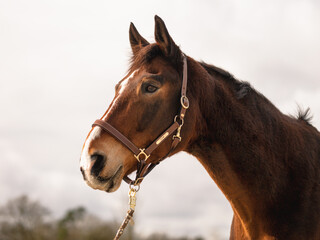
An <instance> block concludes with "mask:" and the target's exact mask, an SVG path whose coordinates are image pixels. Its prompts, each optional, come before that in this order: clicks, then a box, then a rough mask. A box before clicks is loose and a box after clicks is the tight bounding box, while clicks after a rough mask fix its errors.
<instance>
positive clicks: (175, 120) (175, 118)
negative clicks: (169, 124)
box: [174, 115, 184, 126]
mask: <svg viewBox="0 0 320 240" xmlns="http://www.w3.org/2000/svg"><path fill="white" fill-rule="evenodd" d="M178 117H179V116H178V115H176V116H175V117H174V122H176V123H178V121H177V118H178ZM179 118H180V117H179ZM180 120H181V124H180V123H178V124H179V126H183V124H184V120H183V118H180Z"/></svg>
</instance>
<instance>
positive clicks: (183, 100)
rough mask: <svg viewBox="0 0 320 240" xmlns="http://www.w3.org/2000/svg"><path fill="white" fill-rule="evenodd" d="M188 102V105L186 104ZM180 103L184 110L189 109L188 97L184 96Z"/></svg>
mask: <svg viewBox="0 0 320 240" xmlns="http://www.w3.org/2000/svg"><path fill="white" fill-rule="evenodd" d="M185 101H186V103H185ZM180 103H181V106H182V107H183V108H184V109H188V108H189V105H190V104H189V99H188V98H187V96H185V95H183V96H181V98H180Z"/></svg>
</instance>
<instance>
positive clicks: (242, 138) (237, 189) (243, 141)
mask: <svg viewBox="0 0 320 240" xmlns="http://www.w3.org/2000/svg"><path fill="white" fill-rule="evenodd" d="M192 70H193V71H194V73H193V74H191V76H192V78H191V80H190V81H192V82H193V83H195V82H196V83H197V86H196V84H193V85H194V86H195V88H196V89H197V90H196V91H195V92H193V93H192V94H191V95H193V96H192V97H194V100H193V101H196V103H197V105H198V109H199V113H198V116H197V117H196V120H195V122H196V126H197V132H198V133H197V136H196V137H194V141H192V143H191V144H190V145H189V147H188V148H187V149H186V151H187V152H189V153H190V154H192V155H194V156H195V157H197V158H198V160H199V161H200V162H201V163H202V165H203V166H204V167H205V169H206V170H207V172H208V173H209V175H210V176H211V178H212V179H213V180H214V181H215V182H216V183H217V185H218V186H219V188H220V189H221V190H222V192H223V193H224V195H225V196H226V198H227V199H228V200H229V202H230V203H231V206H232V208H233V209H234V211H235V213H236V214H237V215H238V216H239V218H240V220H241V221H242V223H243V225H244V226H245V228H247V231H249V232H250V235H251V236H252V235H255V233H254V232H258V231H259V229H258V228H259V227H258V226H257V224H256V226H255V228H256V229H249V228H250V226H249V225H248V226H247V224H246V222H252V221H256V222H258V220H257V219H255V217H256V216H257V215H258V214H257V213H256V211H257V210H258V208H259V206H260V205H261V204H262V203H263V202H268V201H269V200H270V201H271V199H272V198H273V197H274V195H275V194H277V191H278V189H279V188H281V186H275V185H274V178H275V177H279V178H281V172H280V171H281V163H279V162H278V163H276V165H277V166H278V168H275V167H274V166H272V164H275V163H273V162H272V159H271V162H270V161H269V160H270V159H268V154H270V153H267V152H266V151H265V149H263V146H266V144H271V142H272V141H270V138H272V135H273V134H275V133H274V131H271V129H270V128H269V127H268V126H267V125H268V123H263V121H261V119H262V118H264V117H265V118H266V122H274V121H278V122H279V126H281V118H282V117H283V116H282V114H281V113H280V112H279V111H278V110H277V109H276V108H275V107H274V106H273V105H272V104H271V103H270V102H269V101H268V100H267V99H265V98H264V97H263V96H261V95H259V94H258V93H256V92H255V91H254V90H252V91H251V92H250V93H249V94H248V95H247V96H245V97H244V98H243V99H237V96H236V94H235V93H234V90H233V89H232V86H230V84H229V83H228V82H227V81H224V80H222V77H221V76H218V75H217V76H212V75H210V74H208V73H207V72H206V71H205V69H203V68H202V67H201V66H200V65H199V64H196V63H194V64H191V71H192ZM200 72H201V73H200ZM218 78H221V79H218ZM191 84H192V83H191ZM192 88H193V86H190V89H192ZM196 99H198V100H196ZM249 105H250V106H251V107H249ZM252 106H253V107H252ZM261 109H266V110H265V112H264V113H263V114H261V113H260V112H259V110H261ZM280 128H281V127H280ZM268 131H269V132H268ZM262 155H264V156H262Z"/></svg>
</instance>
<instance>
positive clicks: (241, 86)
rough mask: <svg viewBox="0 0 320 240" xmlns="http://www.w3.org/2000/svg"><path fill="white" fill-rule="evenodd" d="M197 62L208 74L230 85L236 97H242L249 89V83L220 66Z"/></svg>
mask: <svg viewBox="0 0 320 240" xmlns="http://www.w3.org/2000/svg"><path fill="white" fill-rule="evenodd" d="M199 64H200V65H201V66H202V67H203V68H204V69H205V70H206V71H207V72H208V73H209V74H210V75H214V76H218V77H220V78H222V79H223V80H224V81H225V82H226V83H228V84H229V85H231V87H232V89H233V90H234V92H235V95H236V97H237V99H242V98H244V97H245V96H246V95H247V94H248V93H249V92H250V91H251V90H252V87H251V85H250V83H248V82H245V81H240V80H238V79H236V78H235V77H234V76H233V75H232V74H231V73H229V72H227V71H226V70H223V69H222V68H219V67H216V66H214V65H211V64H207V63H205V62H202V61H201V62H199Z"/></svg>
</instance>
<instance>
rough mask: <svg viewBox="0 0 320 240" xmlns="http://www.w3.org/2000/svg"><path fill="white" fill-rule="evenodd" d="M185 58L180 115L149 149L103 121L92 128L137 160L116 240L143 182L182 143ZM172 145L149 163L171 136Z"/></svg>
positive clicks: (186, 106)
mask: <svg viewBox="0 0 320 240" xmlns="http://www.w3.org/2000/svg"><path fill="white" fill-rule="evenodd" d="M182 57H183V77H182V86H181V98H180V104H181V108H180V111H179V112H178V114H177V115H176V116H175V117H174V120H173V123H172V124H171V125H170V126H169V127H168V128H167V129H166V130H165V131H164V132H163V133H162V134H161V135H160V136H159V137H158V138H157V139H156V140H154V141H153V142H152V143H151V144H150V145H149V146H148V147H147V148H138V147H137V146H136V145H135V144H134V143H132V142H131V141H130V140H129V139H128V138H127V137H125V136H124V135H123V134H122V133H120V132H119V131H118V130H117V129H116V128H114V127H113V126H112V125H111V124H109V123H107V122H106V121H103V120H101V119H98V120H96V121H95V122H94V123H93V125H92V127H95V126H98V127H100V128H102V129H103V130H105V131H106V132H108V133H109V134H111V135H112V136H113V137H114V138H116V139H117V140H119V141H120V142H121V143H122V144H123V145H124V146H126V147H127V148H128V149H129V150H130V151H131V152H132V153H133V156H134V157H135V159H136V160H137V172H136V178H135V180H134V181H133V180H131V179H130V178H129V177H128V176H125V177H124V178H123V180H124V181H125V182H127V183H128V184H129V187H130V190H129V205H130V209H129V210H128V212H127V216H126V218H125V219H124V221H123V222H122V224H121V226H120V228H119V230H118V232H117V234H116V236H115V238H114V240H117V239H119V238H120V237H121V235H122V234H123V231H124V229H125V227H126V226H127V225H128V223H129V221H130V220H131V218H132V217H133V213H134V209H135V205H136V193H137V192H138V191H139V189H140V184H141V182H142V181H143V179H144V177H145V176H146V175H147V174H148V173H150V172H151V170H152V169H153V168H154V167H155V166H156V165H158V164H159V163H160V162H161V161H162V160H164V159H165V158H167V157H168V156H169V155H170V154H171V153H172V152H173V150H174V149H175V148H176V147H177V145H178V144H179V142H181V128H182V126H183V124H184V117H185V114H186V111H187V109H188V108H189V99H188V98H187V80H188V68H187V57H186V56H185V55H184V54H182ZM174 132H176V133H175V134H174V135H173V136H172V143H171V148H170V150H169V152H168V153H167V154H166V155H165V156H163V157H161V158H160V159H158V160H157V161H156V163H151V162H148V158H149V157H150V155H151V153H152V152H153V151H154V150H155V149H157V148H158V147H159V146H160V144H161V143H162V142H163V141H164V140H165V139H167V138H168V137H169V136H171V135H172V134H173V133H174Z"/></svg>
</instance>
